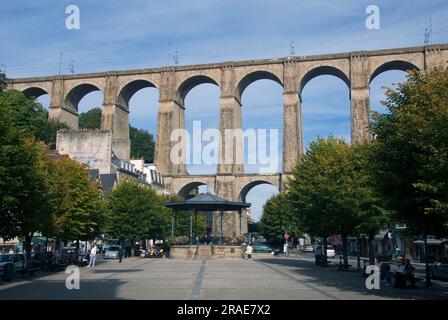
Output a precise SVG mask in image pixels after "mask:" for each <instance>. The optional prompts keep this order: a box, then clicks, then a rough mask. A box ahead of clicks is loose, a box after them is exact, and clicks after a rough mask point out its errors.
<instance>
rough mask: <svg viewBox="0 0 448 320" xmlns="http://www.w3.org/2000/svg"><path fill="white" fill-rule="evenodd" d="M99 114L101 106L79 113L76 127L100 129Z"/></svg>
mask: <svg viewBox="0 0 448 320" xmlns="http://www.w3.org/2000/svg"><path fill="white" fill-rule="evenodd" d="M101 114H102V111H101V108H93V109H90V110H89V111H87V112H83V113H81V114H80V115H79V118H78V127H79V128H80V129H100V128H101Z"/></svg>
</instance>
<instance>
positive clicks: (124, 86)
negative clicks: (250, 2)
mask: <svg viewBox="0 0 448 320" xmlns="http://www.w3.org/2000/svg"><path fill="white" fill-rule="evenodd" d="M447 61H448V45H447V44H443V45H430V46H421V47H412V48H400V49H387V50H376V51H358V52H349V53H338V54H325V55H315V56H306V57H286V58H275V59H265V60H251V61H239V62H223V63H213V64H203V65H191V66H176V67H163V68H152V69H138V70H127V71H110V72H101V73H88V74H74V75H61V76H47V77H35V78H20V79H11V80H9V82H8V85H9V87H10V88H12V89H17V90H21V91H23V92H24V94H25V95H26V96H28V97H34V98H37V97H39V96H41V95H43V94H49V95H50V97H51V103H50V117H51V118H54V119H58V120H59V121H61V122H65V123H67V124H68V125H69V126H70V127H71V128H72V129H77V128H78V103H79V102H80V100H81V99H82V98H83V97H84V96H85V95H86V94H88V93H90V92H92V91H98V90H99V91H101V92H102V93H103V95H104V102H103V108H102V120H101V129H102V130H111V132H112V137H113V138H112V140H113V141H112V144H113V150H114V152H115V154H116V155H117V156H118V157H119V158H122V159H129V156H130V140H129V101H130V99H131V97H132V96H133V94H134V93H136V92H137V91H138V90H140V89H142V88H145V87H155V88H157V89H158V91H159V109H158V128H157V141H156V158H155V163H156V165H157V168H158V170H159V171H160V172H162V173H163V174H164V177H165V183H166V185H167V187H168V188H169V189H171V190H172V191H173V192H174V193H177V194H180V195H181V196H186V195H187V194H188V193H189V192H191V191H192V190H193V189H195V188H196V187H197V186H199V185H202V184H206V185H208V186H210V187H211V188H213V189H214V191H215V193H216V194H217V195H219V196H222V197H224V198H226V199H229V200H234V201H245V198H246V195H247V192H248V191H249V190H250V189H251V188H252V187H254V186H256V185H258V184H262V183H268V184H271V185H273V186H275V187H277V188H278V189H279V190H282V189H283V188H284V182H285V181H286V179H287V178H288V175H289V174H290V172H291V169H292V166H293V164H294V162H295V161H296V159H297V158H299V157H300V156H301V155H302V154H303V141H302V132H301V131H302V117H301V102H302V99H301V93H302V90H303V88H304V87H305V85H306V84H307V83H308V82H309V81H310V80H312V79H313V78H315V77H318V76H321V75H332V76H336V77H338V78H340V79H341V80H342V81H344V82H345V83H346V84H347V87H348V89H349V93H350V101H351V141H352V143H359V142H362V141H364V140H368V139H370V136H369V132H368V128H367V127H368V123H369V108H370V102H369V95H370V89H369V86H370V83H371V81H372V80H373V79H374V78H375V77H376V76H378V75H379V74H381V73H382V72H385V71H388V70H402V71H408V70H429V69H431V68H434V67H446V66H447ZM260 79H270V80H273V81H275V82H277V83H279V84H280V85H281V86H282V87H283V89H284V92H283V99H284V104H283V163H282V168H283V169H282V173H278V174H267V175H259V174H245V173H244V171H243V164H236V161H234V162H233V163H231V164H226V163H224V164H219V165H218V172H217V174H216V175H195V176H194V175H188V173H187V170H186V166H185V165H184V164H173V163H171V161H170V159H169V154H170V150H171V147H172V146H173V144H174V143H176V142H171V141H170V134H171V132H172V131H173V130H175V129H178V128H184V126H185V112H188V110H185V108H184V99H185V97H186V95H187V94H188V92H189V91H190V90H191V89H192V88H194V87H195V86H197V85H200V84H203V83H211V84H214V85H216V86H218V87H219V88H220V91H221V96H220V130H221V132H222V133H223V135H224V131H225V130H226V129H238V128H242V111H241V109H242V108H241V107H242V105H241V96H242V94H243V92H244V90H245V89H246V88H247V87H248V86H249V85H250V84H251V83H252V82H254V81H257V80H260ZM234 142H235V143H234V148H239V147H242V144H241V141H234ZM227 147H228V146H227ZM225 148H226V145H225V142H224V143H222V144H221V146H220V149H221V155H222V154H224V152H223V150H225ZM235 154H236V153H235V152H233V155H232V157H233V159H234V160H235V157H236V155H235ZM225 221H226V222H225V226H226V228H225V233H226V234H227V235H231V234H232V233H233V234H238V233H239V230H240V229H239V219H238V214H233V213H230V214H228V215H226V218H225ZM245 229H246V226H245V225H244V226H243V231H245Z"/></svg>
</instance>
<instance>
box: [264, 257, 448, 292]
mask: <svg viewBox="0 0 448 320" xmlns="http://www.w3.org/2000/svg"><path fill="white" fill-rule="evenodd" d="M256 261H257V262H261V263H265V264H268V265H271V266H276V265H277V266H281V267H292V268H294V269H293V270H288V271H293V272H295V273H296V274H297V275H300V276H302V277H305V278H308V279H301V280H302V281H306V282H307V283H309V284H310V285H313V286H316V287H319V289H322V288H321V287H320V286H326V287H329V288H332V289H338V290H340V291H342V292H344V291H348V292H347V293H348V294H349V293H350V291H352V292H357V293H359V294H362V295H366V296H372V297H383V298H389V299H391V298H392V299H448V283H444V282H440V281H434V282H433V287H432V288H426V287H425V283H424V281H420V282H419V283H418V284H417V288H416V289H412V288H406V289H399V288H394V287H391V286H386V282H385V281H381V286H380V289H379V290H374V289H373V290H368V289H367V288H366V286H365V281H366V278H365V277H363V276H362V274H361V273H360V272H359V271H356V269H355V268H352V269H353V270H348V271H339V270H337V266H338V264H337V263H333V264H330V266H329V267H326V268H325V267H318V266H316V265H315V263H314V261H309V260H308V261H307V260H300V259H297V258H296V259H288V258H280V259H279V258H265V259H261V258H259V259H256ZM277 268H278V267H277ZM278 269H279V270H283V271H285V269H284V268H278ZM308 280H309V282H308ZM348 299H350V298H348Z"/></svg>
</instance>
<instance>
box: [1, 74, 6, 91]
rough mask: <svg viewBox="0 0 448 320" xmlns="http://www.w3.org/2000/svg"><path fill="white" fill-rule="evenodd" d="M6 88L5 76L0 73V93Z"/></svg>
mask: <svg viewBox="0 0 448 320" xmlns="http://www.w3.org/2000/svg"><path fill="white" fill-rule="evenodd" d="M5 88H6V76H5V74H4V73H1V72H0V93H1V92H2V91H3V90H4V89H5Z"/></svg>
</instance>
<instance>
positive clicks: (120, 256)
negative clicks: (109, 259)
mask: <svg viewBox="0 0 448 320" xmlns="http://www.w3.org/2000/svg"><path fill="white" fill-rule="evenodd" d="M122 261H123V247H120V249H118V262H119V263H121V262H122Z"/></svg>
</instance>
